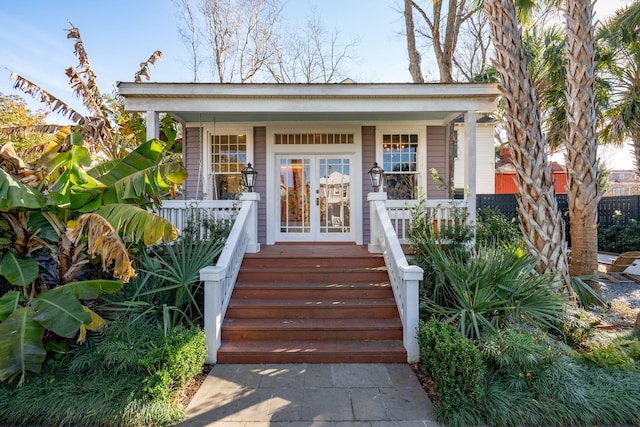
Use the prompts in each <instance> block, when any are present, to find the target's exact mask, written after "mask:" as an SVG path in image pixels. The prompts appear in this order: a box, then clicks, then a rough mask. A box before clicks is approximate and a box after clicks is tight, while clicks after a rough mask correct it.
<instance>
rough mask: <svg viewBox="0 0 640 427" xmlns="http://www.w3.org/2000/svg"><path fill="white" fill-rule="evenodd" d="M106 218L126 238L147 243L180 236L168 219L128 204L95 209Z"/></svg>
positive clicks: (150, 243) (166, 240) (168, 240)
mask: <svg viewBox="0 0 640 427" xmlns="http://www.w3.org/2000/svg"><path fill="white" fill-rule="evenodd" d="M95 213H97V214H98V215H101V216H103V217H104V218H106V220H107V221H109V223H110V224H111V225H112V226H113V228H115V229H116V230H117V231H118V233H119V234H120V235H121V236H123V237H124V238H125V239H127V240H130V241H134V242H138V241H141V240H142V242H143V243H144V244H145V245H153V244H156V243H158V242H159V241H160V240H164V241H165V242H170V241H172V240H175V239H176V238H177V237H178V230H177V229H176V228H175V227H174V226H173V225H172V224H171V223H170V222H169V221H167V220H166V219H164V218H162V217H161V216H158V215H156V214H154V213H153V212H149V211H146V210H144V209H142V208H139V207H137V206H133V205H127V204H110V205H106V206H102V207H100V208H99V209H97V210H96V211H95Z"/></svg>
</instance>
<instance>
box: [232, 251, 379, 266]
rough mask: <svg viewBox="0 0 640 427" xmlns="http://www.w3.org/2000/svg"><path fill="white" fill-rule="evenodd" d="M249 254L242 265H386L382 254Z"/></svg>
mask: <svg viewBox="0 0 640 427" xmlns="http://www.w3.org/2000/svg"><path fill="white" fill-rule="evenodd" d="M251 255H252V254H247V255H245V257H244V260H243V261H242V267H253V268H279V267H296V268H297V267H312V268H330V267H334V268H335V267H353V266H358V267H381V266H384V258H382V256H381V255H373V256H371V255H348V254H347V255H344V256H340V257H336V256H333V257H332V256H318V255H313V254H305V253H304V252H302V253H299V254H296V256H295V257H290V256H251Z"/></svg>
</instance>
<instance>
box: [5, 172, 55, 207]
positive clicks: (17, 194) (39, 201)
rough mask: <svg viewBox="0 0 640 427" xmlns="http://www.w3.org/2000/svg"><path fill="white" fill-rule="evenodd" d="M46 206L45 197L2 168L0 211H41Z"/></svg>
mask: <svg viewBox="0 0 640 427" xmlns="http://www.w3.org/2000/svg"><path fill="white" fill-rule="evenodd" d="M43 206H44V197H42V194H40V193H39V192H38V191H36V190H34V189H33V188H32V187H29V186H28V185H25V184H23V183H21V182H20V181H18V180H17V179H15V178H14V177H13V176H11V175H10V174H8V173H7V172H5V170H4V169H1V168H0V211H1V212H8V211H10V210H12V209H39V208H42V207H43Z"/></svg>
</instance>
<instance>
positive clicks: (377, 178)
mask: <svg viewBox="0 0 640 427" xmlns="http://www.w3.org/2000/svg"><path fill="white" fill-rule="evenodd" d="M369 178H371V186H372V187H373V191H374V192H376V193H377V192H378V191H379V190H380V187H381V186H382V179H383V178H384V170H383V169H382V168H381V167H380V166H378V163H377V162H375V163H374V164H373V167H372V168H371V169H369Z"/></svg>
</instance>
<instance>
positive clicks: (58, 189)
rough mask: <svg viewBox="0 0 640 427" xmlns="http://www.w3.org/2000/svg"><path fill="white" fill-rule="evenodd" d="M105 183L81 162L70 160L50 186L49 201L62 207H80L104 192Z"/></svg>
mask: <svg viewBox="0 0 640 427" xmlns="http://www.w3.org/2000/svg"><path fill="white" fill-rule="evenodd" d="M104 189H105V185H104V184H103V183H101V182H100V181H98V180H96V179H95V178H93V177H92V176H91V175H89V174H88V173H87V172H86V171H85V170H84V169H83V168H81V167H80V164H78V163H76V162H69V164H68V165H67V167H66V169H65V170H64V172H62V173H61V174H60V176H59V177H58V179H56V180H55V181H54V182H53V183H52V184H51V185H50V186H49V194H48V195H47V202H48V203H49V204H50V205H54V206H58V207H60V208H71V209H80V208H82V207H86V205H87V203H88V202H89V201H90V200H92V199H94V198H95V197H96V196H98V195H99V194H100V193H102V192H103V191H104Z"/></svg>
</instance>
